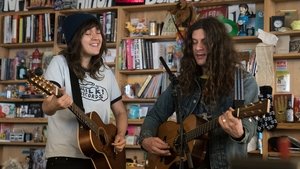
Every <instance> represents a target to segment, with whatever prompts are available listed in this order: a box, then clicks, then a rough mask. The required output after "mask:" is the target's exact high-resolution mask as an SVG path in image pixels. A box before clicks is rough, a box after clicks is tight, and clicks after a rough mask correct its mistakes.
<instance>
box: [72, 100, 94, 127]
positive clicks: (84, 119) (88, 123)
mask: <svg viewBox="0 0 300 169" xmlns="http://www.w3.org/2000/svg"><path fill="white" fill-rule="evenodd" d="M68 108H69V110H71V112H73V114H74V115H75V116H76V118H77V120H78V121H79V122H80V123H81V124H82V125H83V126H84V127H87V128H89V129H91V130H92V131H93V132H94V133H97V131H98V125H97V124H96V123H95V122H94V121H93V120H91V119H90V118H88V116H86V115H85V113H84V112H83V111H82V110H81V109H80V108H79V107H78V106H77V105H76V104H75V103H72V105H71V106H70V107H68Z"/></svg>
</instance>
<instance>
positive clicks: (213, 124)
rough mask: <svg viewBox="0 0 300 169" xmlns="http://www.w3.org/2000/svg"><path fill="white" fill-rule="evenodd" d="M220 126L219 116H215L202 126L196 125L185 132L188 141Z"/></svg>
mask: <svg viewBox="0 0 300 169" xmlns="http://www.w3.org/2000/svg"><path fill="white" fill-rule="evenodd" d="M217 127H219V122H218V118H214V119H212V120H210V121H208V122H206V123H203V124H201V125H200V126H198V127H196V128H195V129H193V130H191V131H188V132H187V133H186V134H185V139H186V141H187V142H189V141H191V140H194V139H195V138H198V137H200V136H202V135H204V134H206V133H207V132H209V131H211V130H213V129H215V128H217Z"/></svg>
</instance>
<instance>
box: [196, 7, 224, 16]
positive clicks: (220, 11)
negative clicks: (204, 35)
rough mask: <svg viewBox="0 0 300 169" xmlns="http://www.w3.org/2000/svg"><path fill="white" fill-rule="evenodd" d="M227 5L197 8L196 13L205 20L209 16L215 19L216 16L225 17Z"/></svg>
mask: <svg viewBox="0 0 300 169" xmlns="http://www.w3.org/2000/svg"><path fill="white" fill-rule="evenodd" d="M227 10H228V8H227V5H221V6H211V7H204V8H199V10H198V13H199V15H200V17H201V18H207V17H209V16H212V17H217V16H221V15H222V16H224V17H227V15H228V14H227Z"/></svg>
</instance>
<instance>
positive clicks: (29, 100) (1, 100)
mask: <svg viewBox="0 0 300 169" xmlns="http://www.w3.org/2000/svg"><path fill="white" fill-rule="evenodd" d="M43 100H44V99H43V98H26V99H20V98H11V99H7V98H0V102H5V103H13V102H14V103H21V102H42V101H43Z"/></svg>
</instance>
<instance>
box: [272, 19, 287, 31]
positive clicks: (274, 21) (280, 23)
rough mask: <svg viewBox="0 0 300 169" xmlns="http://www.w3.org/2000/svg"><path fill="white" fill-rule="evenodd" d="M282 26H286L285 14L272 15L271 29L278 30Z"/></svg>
mask: <svg viewBox="0 0 300 169" xmlns="http://www.w3.org/2000/svg"><path fill="white" fill-rule="evenodd" d="M282 27H284V16H271V21H270V30H271V31H278V30H279V29H280V28H282Z"/></svg>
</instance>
